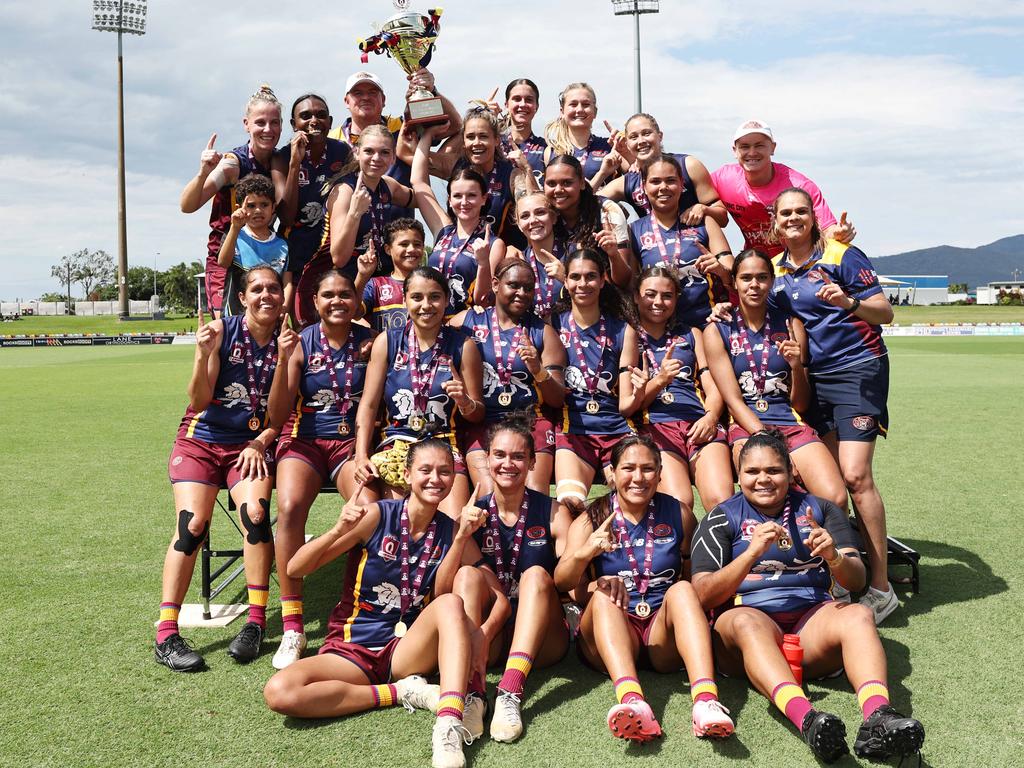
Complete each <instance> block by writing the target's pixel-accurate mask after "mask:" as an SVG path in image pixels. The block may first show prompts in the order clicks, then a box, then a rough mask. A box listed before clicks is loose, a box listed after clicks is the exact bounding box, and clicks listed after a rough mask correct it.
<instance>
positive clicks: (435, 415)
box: [391, 389, 448, 425]
mask: <svg viewBox="0 0 1024 768" xmlns="http://www.w3.org/2000/svg"><path fill="white" fill-rule="evenodd" d="M391 402H392V403H393V404H394V406H395V415H394V420H395V421H407V420H408V419H409V417H410V416H412V415H413V413H414V412H415V411H416V407H415V406H416V404H415V401H414V400H413V397H412V392H411V391H410V390H408V389H400V390H398V391H397V392H395V396H394V397H393V398H392V400H391ZM447 403H448V395H443V394H442V395H437V396H435V397H432V398H430V399H429V400H427V412H426V413H425V414H424V417H425V418H426V420H427V423H428V424H430V425H436V424H440V425H444V424H446V423H447V421H448V418H447V415H446V414H445V405H446V404H447Z"/></svg>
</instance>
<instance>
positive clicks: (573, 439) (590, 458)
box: [555, 432, 630, 472]
mask: <svg viewBox="0 0 1024 768" xmlns="http://www.w3.org/2000/svg"><path fill="white" fill-rule="evenodd" d="M629 434H630V433H629V432H623V433H622V434H621V435H567V434H565V433H564V432H559V433H558V434H557V435H556V436H555V450H558V451H572V452H573V453H575V454H576V455H577V456H579V457H580V458H581V459H583V461H585V462H587V464H589V465H590V466H592V467H593V468H594V469H595V470H596V471H597V472H601V471H602V470H603V469H604V468H605V467H608V466H611V463H612V448H614V447H615V446H616V444H617V443H619V442H620V441H621V440H622V438H624V437H626V436H627V435H629Z"/></svg>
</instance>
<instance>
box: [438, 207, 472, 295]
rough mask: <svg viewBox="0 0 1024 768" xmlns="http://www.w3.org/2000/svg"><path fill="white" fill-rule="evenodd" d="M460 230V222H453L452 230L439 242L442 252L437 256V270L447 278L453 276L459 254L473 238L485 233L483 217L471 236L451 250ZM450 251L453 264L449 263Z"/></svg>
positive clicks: (439, 248)
mask: <svg viewBox="0 0 1024 768" xmlns="http://www.w3.org/2000/svg"><path fill="white" fill-rule="evenodd" d="M458 231H459V226H458V224H453V225H452V231H451V232H449V233H448V234H447V235H445V236H444V237H443V238H442V239H441V242H439V243H438V244H437V249H438V250H440V254H439V255H438V257H437V271H438V272H440V273H441V274H442V275H444V278H445V280H448V279H449V278H451V276H452V272H453V271H454V270H455V262H457V261H458V260H459V254H461V253H462V252H463V251H464V250H466V247H467V246H468V245H469V244H470V242H472V240H473V238H474V237H476V236H477V234H483V231H484V220H483V217H482V216H481V217H480V221H478V222H477V225H476V228H474V229H473V232H472V233H471V234H470V235H469V237H467V238H466V239H465V240H464V241H463V243H462V245H460V246H459V247H458V248H455V249H454V250H451V251H449V249H451V246H452V241H453V240H455V235H456V234H457V233H458ZM449 252H450V253H451V256H452V263H451V266H449V265H448V255H449Z"/></svg>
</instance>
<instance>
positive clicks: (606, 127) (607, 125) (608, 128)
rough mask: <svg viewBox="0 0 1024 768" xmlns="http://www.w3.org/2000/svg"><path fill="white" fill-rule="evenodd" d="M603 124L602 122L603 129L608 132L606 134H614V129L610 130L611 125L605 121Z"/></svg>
mask: <svg viewBox="0 0 1024 768" xmlns="http://www.w3.org/2000/svg"><path fill="white" fill-rule="evenodd" d="M603 122H604V127H605V129H606V130H607V131H608V133H615V129H614V128H612V124H611V123H609V122H608V121H607V120H604V121H603Z"/></svg>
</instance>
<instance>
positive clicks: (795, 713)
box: [772, 683, 812, 731]
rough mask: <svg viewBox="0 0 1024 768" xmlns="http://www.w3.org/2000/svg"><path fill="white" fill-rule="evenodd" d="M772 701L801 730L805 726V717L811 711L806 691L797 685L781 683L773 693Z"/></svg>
mask: <svg viewBox="0 0 1024 768" xmlns="http://www.w3.org/2000/svg"><path fill="white" fill-rule="evenodd" d="M772 701H774V702H775V706H776V707H778V708H779V709H780V710H781V711H782V712H783V714H785V715H786V717H788V718H789V721H790V722H791V723H792V724H793V725H795V726H796V728H797V730H798V731H799V730H801V729H802V728H803V725H804V717H805V716H806V715H807V713H808V712H810V711H811V709H812V707H811V702H810V700H808V698H807V697H806V696H805V695H804V690H803V688H801V687H800V686H799V685H797V684H796V683H779V684H778V685H776V686H775V689H774V690H773V691H772Z"/></svg>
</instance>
